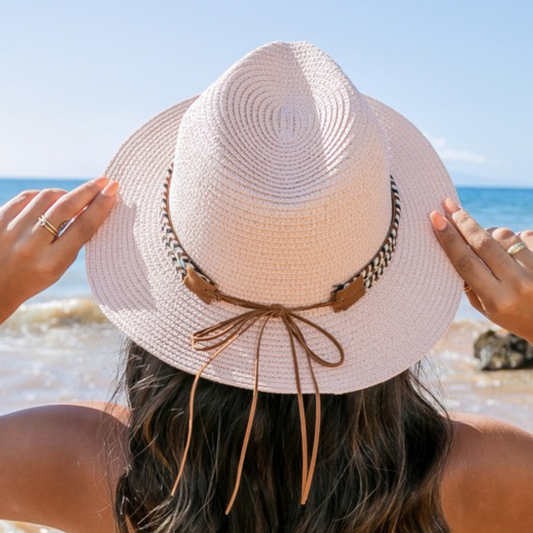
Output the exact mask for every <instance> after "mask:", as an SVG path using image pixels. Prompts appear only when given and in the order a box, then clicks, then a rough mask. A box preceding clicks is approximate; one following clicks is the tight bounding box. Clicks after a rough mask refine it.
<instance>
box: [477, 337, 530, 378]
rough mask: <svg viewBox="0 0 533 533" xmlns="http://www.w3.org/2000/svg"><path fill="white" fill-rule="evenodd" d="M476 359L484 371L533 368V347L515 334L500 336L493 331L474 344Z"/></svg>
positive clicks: (479, 338)
mask: <svg viewBox="0 0 533 533" xmlns="http://www.w3.org/2000/svg"><path fill="white" fill-rule="evenodd" d="M474 357H476V358H477V359H479V360H480V361H481V369H482V370H503V369H511V370H512V369H519V368H528V367H533V346H531V344H529V343H528V342H527V341H526V340H525V339H522V338H521V337H518V336H517V335H515V334H513V333H507V334H506V335H498V334H497V333H496V332H495V331H493V330H492V329H489V330H488V331H486V332H485V333H482V334H481V335H480V336H479V337H478V338H477V340H476V341H475V342H474Z"/></svg>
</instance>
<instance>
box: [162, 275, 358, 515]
mask: <svg viewBox="0 0 533 533" xmlns="http://www.w3.org/2000/svg"><path fill="white" fill-rule="evenodd" d="M184 283H185V284H186V285H187V286H188V287H189V289H191V290H192V291H193V292H195V293H196V294H197V295H198V296H199V297H200V298H201V299H202V300H204V301H205V302H207V303H211V302H212V301H220V300H224V301H227V302H230V303H233V304H236V305H240V306H242V307H245V308H248V309H249V310H248V311H245V312H243V313H242V314H240V315H237V316H235V317H232V318H229V319H228V320H225V321H223V322H219V323H217V324H214V325H213V326H210V327H207V328H205V329H202V330H200V331H197V332H195V333H192V334H191V340H192V346H193V348H194V349H196V350H200V351H207V350H213V349H216V348H218V349H217V350H216V351H215V353H213V354H212V355H211V357H210V358H209V359H208V360H207V361H206V362H205V363H204V364H203V365H202V367H201V368H200V370H199V371H198V373H197V374H196V377H195V379H194V382H193V385H192V388H191V395H190V400H189V402H190V403H189V428H188V436H187V443H186V445H185V450H184V453H183V458H182V461H181V465H180V469H179V472H178V475H177V477H176V481H175V482H174V486H173V488H172V496H174V494H175V492H176V489H177V486H178V483H179V480H180V478H181V476H182V474H183V469H184V465H185V461H186V458H187V453H188V451H189V447H190V443H191V438H192V425H193V406H194V395H195V392H196V387H197V384H198V381H199V379H200V377H201V375H202V373H203V372H204V370H205V369H206V368H207V367H208V366H209V364H210V363H211V362H212V361H213V360H214V359H215V358H216V357H218V355H219V354H220V353H221V352H222V351H223V350H224V349H225V348H226V347H227V346H229V345H230V344H231V343H232V342H234V341H235V340H236V339H237V338H238V337H239V336H240V335H242V334H243V333H244V332H245V331H247V330H248V329H249V328H250V327H252V326H253V325H254V324H255V323H256V322H257V321H258V320H260V319H262V318H265V320H264V323H263V325H262V328H261V332H260V334H259V340H258V343H257V350H256V355H255V381H254V393H253V399H252V405H251V408H250V415H249V418H248V425H247V428H246V433H245V437H244V441H243V445H242V450H241V456H240V460H239V465H238V469H237V475H236V481H235V487H234V489H233V493H232V496H231V498H230V501H229V503H228V506H227V508H226V514H228V513H229V511H230V509H231V507H232V505H233V503H234V501H235V497H236V496H237V492H238V489H239V484H240V480H241V474H242V469H243V464H244V459H245V455H246V449H247V446H248V441H249V439H250V434H251V431H252V425H253V420H254V415H255V410H256V406H257V396H258V380H259V355H260V348H261V338H262V336H263V331H264V329H265V326H266V325H267V323H268V321H269V320H270V319H271V318H279V319H281V320H282V321H283V323H284V324H285V326H286V328H287V331H288V333H289V339H290V342H291V351H292V360H293V365H294V375H295V379H296V387H297V391H298V408H299V414H300V428H301V433H302V495H301V504H302V505H303V504H305V503H306V501H307V498H308V495H309V490H310V487H311V481H312V478H313V473H314V470H315V465H316V458H317V452H318V440H319V435H320V415H321V411H320V391H319V389H318V383H317V380H316V377H315V374H314V372H313V365H312V361H311V360H313V361H315V362H316V363H318V364H320V365H322V366H326V367H330V368H331V367H338V366H340V365H342V364H343V363H344V350H343V348H342V346H341V345H340V343H339V342H338V341H337V339H335V337H333V335H331V333H329V332H327V331H326V330H325V329H323V328H321V327H320V326H318V325H317V324H315V323H314V322H312V321H311V320H309V319H307V318H304V317H303V316H301V315H299V314H298V313H296V311H303V310H306V309H314V308H319V307H325V306H328V305H332V301H328V302H321V303H319V304H316V305H311V306H303V307H294V308H287V307H284V306H283V305H281V304H273V305H263V304H258V303H255V302H249V301H247V300H242V299H240V298H235V297H233V296H229V295H226V294H224V293H222V292H220V291H219V290H218V288H217V287H215V286H214V285H213V284H211V283H209V282H207V281H206V280H205V279H203V278H202V277H201V276H199V275H198V274H197V272H195V270H194V269H193V268H192V267H191V265H188V266H187V275H186V277H185V278H184ZM352 291H353V288H352ZM359 293H360V294H358V295H357V299H358V298H359V297H360V296H362V293H364V287H363V291H359ZM352 299H353V298H352ZM351 303H353V302H350V305H351ZM297 321H301V322H303V323H306V324H308V325H309V326H312V327H313V328H315V329H317V330H318V331H320V332H321V333H323V334H324V335H325V336H326V337H327V338H328V339H329V340H330V341H331V342H332V343H333V344H334V345H335V346H336V348H337V350H338V352H339V355H340V357H339V360H338V361H335V362H330V361H326V360H325V359H323V358H322V357H320V356H318V355H317V354H316V353H315V352H314V351H313V350H311V348H309V346H308V345H307V343H306V341H305V338H304V336H303V333H302V331H301V330H300V328H299V327H298V325H297V323H296V322H297ZM220 337H223V338H222V340H219V341H216V339H219V338H220ZM214 340H215V342H211V341H214ZM295 340H296V341H297V342H298V343H299V344H300V346H301V347H302V348H303V349H304V351H305V353H306V355H307V360H308V366H309V371H310V373H311V377H312V379H313V384H314V388H315V398H316V409H315V433H314V439H313V448H312V453H311V460H310V462H309V464H308V446H307V425H306V417H305V410H304V402H303V395H302V389H301V383H300V372H299V367H298V358H297V356H296V348H295V342H294V341H295ZM199 343H210V344H208V345H205V346H199Z"/></svg>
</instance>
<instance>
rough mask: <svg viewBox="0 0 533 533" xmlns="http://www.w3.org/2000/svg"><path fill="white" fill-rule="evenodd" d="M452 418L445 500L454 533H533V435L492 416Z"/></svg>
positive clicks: (470, 415) (447, 515) (446, 512)
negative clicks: (452, 429) (528, 532)
mask: <svg viewBox="0 0 533 533" xmlns="http://www.w3.org/2000/svg"><path fill="white" fill-rule="evenodd" d="M451 419H452V424H453V428H454V435H453V440H452V448H451V451H450V455H449V457H448V463H447V466H446V469H445V473H444V478H443V482H442V502H443V508H444V512H445V515H446V518H447V520H448V522H449V524H450V526H451V529H452V531H454V533H470V532H474V531H484V532H485V533H504V532H505V533H507V532H510V531H513V532H514V531H516V532H522V531H523V532H526V531H533V434H531V433H528V432H527V431H524V430H523V429H521V428H519V427H517V426H514V425H512V424H509V423H506V422H502V421H500V420H496V419H493V418H490V417H488V416H482V415H473V414H466V413H454V414H452V415H451Z"/></svg>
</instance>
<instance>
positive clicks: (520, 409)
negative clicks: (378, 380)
mask: <svg viewBox="0 0 533 533" xmlns="http://www.w3.org/2000/svg"><path fill="white" fill-rule="evenodd" d="M80 183H82V181H80V180H30V179H24V180H22V179H0V205H1V204H3V203H5V202H6V201H7V200H9V199H10V198H12V197H13V196H15V195H16V194H17V193H18V192H20V191H22V190H26V189H35V188H37V189H41V188H43V187H60V188H64V189H66V190H71V189H73V188H74V187H76V186H77V185H79V184H80ZM458 193H459V198H460V201H461V203H462V205H463V206H464V207H465V208H466V209H467V210H468V211H469V212H470V213H471V214H472V215H473V216H474V217H475V218H476V219H477V220H478V222H479V223H480V224H481V225H482V226H483V227H490V226H503V227H509V228H511V229H512V230H513V231H520V230H524V229H533V188H532V189H511V188H508V189H505V188H498V189H496V188H478V187H476V188H471V187H458ZM489 327H494V326H493V325H492V324H491V323H490V322H488V321H487V320H486V319H485V317H483V315H481V314H480V313H478V312H477V311H475V310H474V309H472V308H471V306H470V305H469V303H468V301H467V299H466V297H465V296H463V297H462V301H461V304H460V307H459V310H458V312H457V315H456V318H455V320H454V322H453V323H452V324H451V326H450V328H449V330H448V331H447V332H446V333H445V334H444V335H443V337H442V338H441V339H440V341H439V342H438V343H437V345H436V346H435V347H434V348H433V349H432V350H431V352H430V353H429V354H428V357H427V358H426V359H425V366H424V368H425V369H426V379H427V381H428V383H429V384H430V385H431V386H432V387H433V389H434V390H435V391H437V392H438V393H439V394H440V396H441V398H442V400H443V401H444V403H445V404H446V405H447V406H448V407H449V408H450V409H451V410H452V411H453V410H455V411H463V412H470V413H480V414H485V415H488V416H491V417H494V418H499V419H501V420H504V421H507V422H510V423H513V424H515V425H517V426H520V427H522V428H524V429H526V430H528V431H531V432H533V370H519V371H498V372H483V371H481V370H480V369H479V368H478V364H477V361H476V360H475V359H474V358H473V356H472V344H473V341H474V340H475V338H476V337H477V335H478V334H479V333H481V332H483V331H486V330H487V329H488V328H489ZM122 341H123V338H122V335H121V334H120V333H119V332H118V331H117V330H116V329H115V328H114V327H113V326H112V325H111V324H109V322H107V320H106V319H105V318H104V316H103V315H102V314H101V312H100V311H99V309H98V307H97V306H96V305H95V304H94V302H93V301H92V299H91V295H90V289H89V285H88V282H87V278H86V274H85V265H84V252H83V250H82V251H81V252H80V254H79V256H78V258H77V260H76V262H75V263H74V264H73V265H72V267H71V268H70V270H69V271H68V272H67V273H66V274H65V276H64V277H63V278H62V279H61V280H60V281H59V282H58V283H57V284H56V285H54V286H53V287H51V288H49V289H47V290H46V291H44V292H43V293H41V294H40V295H38V296H36V297H34V298H32V299H31V300H30V301H29V302H28V303H27V304H25V305H24V306H22V307H21V309H19V311H17V313H15V315H13V317H11V318H10V319H9V320H8V321H7V322H6V323H5V324H4V325H3V326H0V358H2V365H0V414H2V413H7V412H10V411H13V410H16V409H22V408H25V407H30V406H34V405H38V404H43V403H58V402H66V401H76V400H89V401H91V400H106V399H109V397H110V394H111V393H112V392H113V391H114V388H115V386H116V379H117V372H118V371H119V366H120V357H121V349H122ZM22 531H24V532H30V531H31V532H35V533H37V532H39V533H46V532H52V530H51V529H48V528H41V527H38V526H28V525H25V524H14V523H7V522H1V521H0V533H6V532H13V533H16V532H22Z"/></svg>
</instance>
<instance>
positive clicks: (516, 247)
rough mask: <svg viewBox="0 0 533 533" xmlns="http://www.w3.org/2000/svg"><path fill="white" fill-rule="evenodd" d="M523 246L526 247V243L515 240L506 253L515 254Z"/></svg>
mask: <svg viewBox="0 0 533 533" xmlns="http://www.w3.org/2000/svg"><path fill="white" fill-rule="evenodd" d="M524 248H527V244H526V243H525V242H524V241H520V242H517V243H515V244H513V245H512V246H511V247H510V248H509V249H508V250H507V253H508V254H509V255H514V254H517V253H518V252H519V251H520V250H523V249H524Z"/></svg>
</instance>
